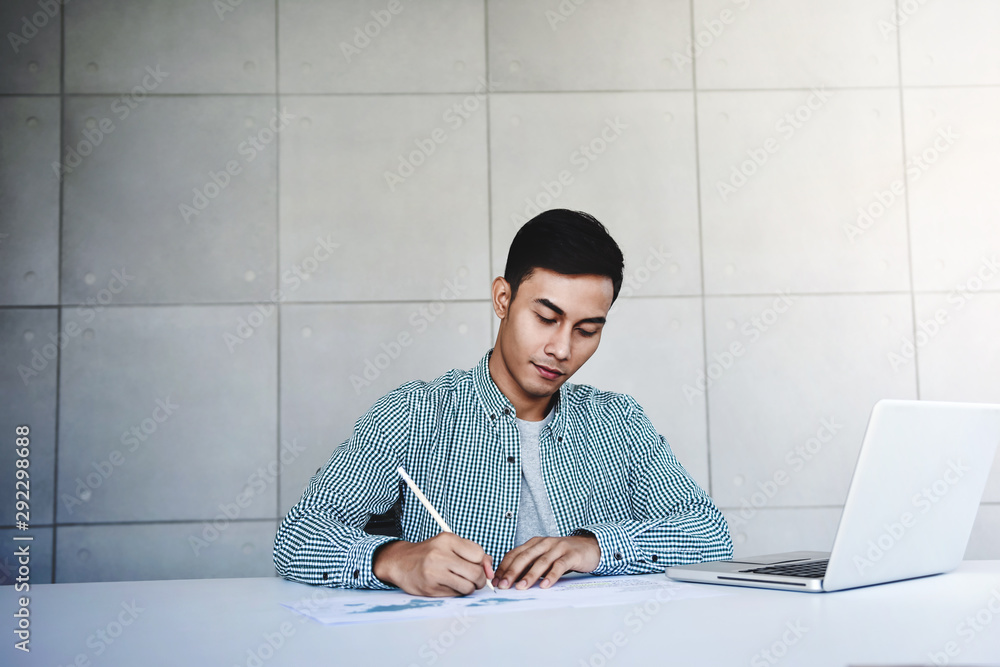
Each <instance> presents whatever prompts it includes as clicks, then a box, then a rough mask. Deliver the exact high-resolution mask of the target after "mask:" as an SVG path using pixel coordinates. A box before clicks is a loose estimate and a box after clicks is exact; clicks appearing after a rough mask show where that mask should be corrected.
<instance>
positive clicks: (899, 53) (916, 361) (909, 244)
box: [896, 0, 920, 400]
mask: <svg viewBox="0 0 1000 667" xmlns="http://www.w3.org/2000/svg"><path fill="white" fill-rule="evenodd" d="M899 11H900V9H899V0H896V16H900V13H899ZM896 77H897V84H898V85H897V89H898V94H899V134H900V140H899V144H900V146H899V148H900V151H901V155H900V158H901V159H902V161H903V183H904V190H905V192H906V197H904V198H903V215H904V216H905V218H906V260H907V262H906V263H907V273H908V276H909V279H910V316H911V317H912V320H913V322H912V323H913V381H914V385H915V389H916V395H917V400H919V399H920V351H919V350H918V349H917V348H918V346H917V293H916V289H915V287H916V286H915V285H914V284H913V230H912V228H911V226H910V187H909V178H908V176H907V174H906V102H905V100H906V96H905V95H903V44H902V39H901V38H900V30H899V29H897V30H896Z"/></svg>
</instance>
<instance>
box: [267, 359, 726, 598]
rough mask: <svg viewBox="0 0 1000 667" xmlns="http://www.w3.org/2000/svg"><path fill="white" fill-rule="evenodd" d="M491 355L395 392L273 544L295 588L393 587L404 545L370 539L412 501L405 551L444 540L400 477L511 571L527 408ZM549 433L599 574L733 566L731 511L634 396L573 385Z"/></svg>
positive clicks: (579, 530) (575, 522) (573, 514)
mask: <svg viewBox="0 0 1000 667" xmlns="http://www.w3.org/2000/svg"><path fill="white" fill-rule="evenodd" d="M491 353H492V350H490V351H489V352H487V353H486V355H485V356H484V357H483V358H482V360H481V361H480V362H479V364H478V365H477V366H476V367H475V368H473V369H472V370H468V371H465V370H452V371H450V372H448V373H445V374H444V375H442V376H441V377H439V378H438V379H436V380H433V381H432V382H422V381H413V382H407V383H406V384H403V385H402V386H400V387H399V388H398V389H396V390H394V391H391V392H389V393H388V394H386V395H385V396H383V397H382V398H381V399H379V400H378V402H376V403H375V405H374V406H373V407H372V408H371V409H370V410H369V411H368V413H367V414H365V415H364V416H362V417H361V418H360V419H358V421H357V423H355V425H354V432H353V434H352V435H351V437H350V438H349V439H348V440H346V441H345V442H344V443H342V444H341V445H340V446H339V447H337V448H336V449H335V450H334V451H333V454H332V455H331V456H330V459H329V461H328V462H327V463H326V465H325V466H324V467H322V468H320V470H319V471H318V472H317V473H316V474H315V475H314V476H313V477H312V479H311V480H310V481H309V484H308V486H307V487H306V489H305V491H304V492H303V494H302V497H301V499H300V500H299V502H298V503H297V504H296V505H295V506H294V507H292V509H291V510H289V512H288V514H287V515H286V516H285V518H284V519H283V520H282V522H281V525H280V526H279V528H278V533H277V535H276V536H275V540H274V565H275V568H276V569H277V571H278V574H280V575H281V576H282V577H285V578H287V579H291V580H294V581H301V582H304V583H308V584H321V585H326V586H332V587H340V588H379V589H388V588H394V587H393V586H391V585H389V584H386V583H385V582H383V581H381V580H380V579H378V578H377V577H376V576H375V575H374V574H373V572H372V555H373V554H374V552H375V550H376V549H377V548H378V547H379V546H381V545H382V544H384V543H386V542H389V541H392V540H394V539H399V538H394V537H389V536H384V535H369V534H368V533H366V532H364V530H363V528H364V526H365V524H366V523H367V521H368V519H369V517H370V516H371V515H373V514H383V513H385V512H387V511H388V510H389V509H390V508H391V507H392V506H393V504H394V503H395V502H396V501H397V499H398V498H399V497H400V494H402V503H401V504H402V510H401V513H400V516H399V528H400V531H401V532H400V535H401V536H402V539H404V540H407V541H410V542H421V541H423V540H426V539H428V538H431V537H433V536H434V535H437V534H438V533H439V532H441V529H440V528H439V527H438V525H437V523H436V522H435V521H434V519H433V518H432V517H431V515H430V513H429V512H427V510H426V509H424V507H423V505H421V504H420V501H419V500H418V499H417V498H416V496H414V495H413V493H412V492H411V491H410V489H409V487H408V486H406V484H405V482H403V481H402V480H401V479H400V477H399V474H398V473H397V472H396V468H397V467H398V466H403V469H404V470H406V472H407V473H409V475H410V476H411V477H412V478H413V481H414V482H416V484H417V487H418V488H419V489H420V490H421V491H423V492H424V494H425V495H426V496H427V499H428V500H429V501H430V502H431V504H432V505H433V506H434V508H435V509H437V511H438V512H439V513H440V514H441V516H442V517H443V518H444V520H445V522H446V523H447V524H448V527H449V528H451V529H452V530H453V531H454V532H455V533H456V534H457V535H459V536H461V537H464V538H467V539H469V540H472V541H473V542H476V543H477V544H479V545H480V546H482V547H483V549H484V550H485V551H486V553H488V554H490V556H492V557H493V563H494V565H499V564H500V562H501V560H502V559H503V556H504V554H506V553H507V552H508V551H510V550H511V549H512V548H514V547H515V546H518V545H516V544H514V535H515V529H516V526H517V518H518V517H517V510H518V502H519V495H520V490H521V459H520V440H519V434H518V428H517V424H516V423H515V421H514V419H515V417H516V414H515V411H514V406H513V405H511V403H510V401H509V400H507V398H506V397H505V396H504V395H503V394H502V393H501V392H500V390H499V389H498V388H497V386H496V385H495V384H494V383H493V379H492V378H491V377H490V372H489V365H488V364H489V359H490V354H491ZM554 410H555V413H554V415H553V418H552V420H551V421H550V422H549V424H548V425H547V426H546V427H545V428H543V429H542V432H541V437H540V443H539V445H540V453H541V467H542V476H543V477H544V479H545V486H546V489H547V490H548V494H549V500H550V501H551V503H552V510H553V512H554V513H555V518H556V522H557V524H558V526H559V533H560V535H588V534H589V535H593V536H594V537H596V538H597V542H598V544H599V545H600V549H601V559H600V564H599V565H598V566H597V569H596V570H594V571H593V574H597V575H620V574H649V573H653V572H662V571H663V570H664V569H665V568H666V567H667V566H669V565H679V564H686V563H694V562H699V561H707V560H721V559H726V558H731V557H732V553H733V545H732V540H731V538H730V536H729V530H728V527H727V525H726V522H725V519H723V517H722V514H721V513H720V512H719V510H718V508H717V507H716V506H715V504H714V503H713V502H712V499H711V498H709V496H708V494H706V493H705V491H703V490H702V489H701V488H700V487H699V486H698V484H697V483H696V482H695V481H694V480H693V479H691V477H690V475H689V474H688V473H687V471H686V470H685V469H684V468H683V467H682V466H681V464H680V463H679V462H678V461H677V459H676V458H675V457H674V455H673V453H672V452H671V450H670V446H669V445H668V444H667V442H666V440H665V439H664V438H663V437H662V436H660V435H659V434H657V433H656V431H655V429H654V428H653V425H652V423H651V422H650V421H649V418H648V417H647V416H646V414H645V413H644V412H643V410H642V408H641V407H640V406H639V404H638V403H637V402H636V401H635V399H633V398H632V397H631V396H628V395H626V394H617V393H613V392H606V391H599V390H597V389H595V388H594V387H591V386H588V385H574V384H570V383H564V384H563V386H562V387H561V388H560V389H559V394H558V399H557V401H556V403H555V407H554Z"/></svg>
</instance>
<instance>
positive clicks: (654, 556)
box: [653, 554, 656, 563]
mask: <svg viewBox="0 0 1000 667" xmlns="http://www.w3.org/2000/svg"><path fill="white" fill-rule="evenodd" d="M653 562H654V563H655V562H656V554H653Z"/></svg>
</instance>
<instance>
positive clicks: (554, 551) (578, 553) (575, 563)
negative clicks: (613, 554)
mask: <svg viewBox="0 0 1000 667" xmlns="http://www.w3.org/2000/svg"><path fill="white" fill-rule="evenodd" d="M600 563H601V547H600V546H599V545H598V543H597V538H596V537H594V536H592V535H580V536H574V537H532V538H531V539H530V540H528V541H527V542H525V543H524V544H522V545H521V546H519V547H515V548H514V549H511V550H510V551H508V552H507V555H506V556H504V558H503V562H501V563H500V567H498V568H497V570H496V573H495V576H494V577H493V585H494V586H496V587H497V588H500V589H504V588H510V587H511V586H514V587H515V588H517V589H518V590H524V589H527V588H531V587H532V586H533V585H534V584H535V582H536V581H538V580H539V579H541V578H542V577H544V579H542V582H541V583H540V584H539V588H548V587H550V586H551V585H552V584H554V583H556V582H557V581H559V577H561V576H563V575H564V574H566V573H567V572H592V571H593V570H596V569H597V566H598V565H600Z"/></svg>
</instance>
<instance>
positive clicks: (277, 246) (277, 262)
mask: <svg viewBox="0 0 1000 667" xmlns="http://www.w3.org/2000/svg"><path fill="white" fill-rule="evenodd" d="M278 5H279V1H278V0H274V99H275V105H274V107H275V108H274V112H275V114H276V115H280V113H281V47H280V44H281V41H280V40H281V30H280V25H279V23H278V22H279V21H280V20H281V19H280V8H279V6H278ZM274 139H275V145H274V148H275V155H274V267H275V271H274V284H275V289H276V290H277V292H275V294H280V293H281V134H280V133H277V132H276V133H275V135H274ZM274 312H275V317H277V321H276V322H275V323H274V327H275V352H274V358H275V379H274V382H275V387H276V391H275V402H276V406H275V413H274V418H275V425H274V426H275V434H276V435H277V438H275V439H276V440H277V442H276V443H275V453H274V456H275V459H274V460H275V462H276V465H277V466H278V467H277V470H278V474H277V475H275V476H274V505H275V506H274V516H275V517H276V518H275V523H274V532H275V534H277V532H278V525H279V523H280V521H281V475H282V474H283V472H284V471H283V470H282V469H281V302H280V301H279V302H278V303H277V304H276V306H275V309H274ZM272 550H273V539H272ZM271 560H272V569H273V560H274V558H273V552H272V559H271ZM275 574H276V573H275Z"/></svg>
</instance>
